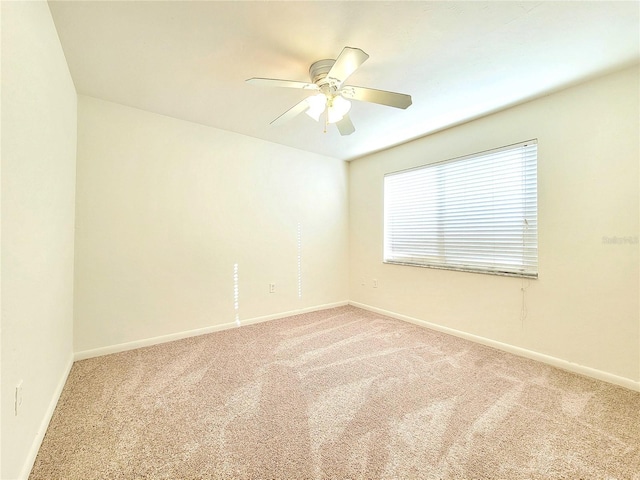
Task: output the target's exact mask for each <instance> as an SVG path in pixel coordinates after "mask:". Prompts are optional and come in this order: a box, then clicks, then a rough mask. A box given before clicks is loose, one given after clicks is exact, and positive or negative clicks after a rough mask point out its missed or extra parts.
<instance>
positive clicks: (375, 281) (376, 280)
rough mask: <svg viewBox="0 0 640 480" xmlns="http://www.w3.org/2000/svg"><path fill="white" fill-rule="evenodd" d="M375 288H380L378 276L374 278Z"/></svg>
mask: <svg viewBox="0 0 640 480" xmlns="http://www.w3.org/2000/svg"><path fill="white" fill-rule="evenodd" d="M373 288H378V279H377V278H374V279H373Z"/></svg>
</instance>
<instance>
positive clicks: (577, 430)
mask: <svg viewBox="0 0 640 480" xmlns="http://www.w3.org/2000/svg"><path fill="white" fill-rule="evenodd" d="M142 478H149V479H156V478H158V479H209V478H242V479H245V478H246V479H248V478H251V479H274V478H278V479H311V478H318V479H347V478H350V479H376V478H385V479H396V478H402V479H509V480H517V479H620V480H622V479H634V480H640V394H638V393H636V392H632V391H630V390H626V389H624V388H619V387H615V386H612V385H609V384H607V383H603V382H599V381H596V380H591V379H587V378H584V377H581V376H578V375H574V374H571V373H567V372H564V371H561V370H558V369H555V368H553V367H549V366H547V365H543V364H540V363H537V362H534V361H531V360H527V359H523V358H519V357H516V356H513V355H510V354H507V353H503V352H500V351H497V350H494V349H491V348H488V347H484V346H481V345H477V344H474V343H471V342H468V341H465V340H462V339H459V338H456V337H451V336H448V335H444V334H441V333H437V332H433V331H430V330H427V329H423V328H420V327H417V326H414V325H411V324H408V323H404V322H401V321H398V320H394V319H390V318H387V317H383V316H380V315H377V314H374V313H371V312H368V311H364V310H360V309H357V308H354V307H340V308H336V309H331V310H324V311H321V312H314V313H309V314H305V315H298V316H295V317H289V318H285V319H281V320H274V321H270V322H267V323H262V324H258V325H254V326H248V327H242V328H238V329H234V330H228V331H224V332H219V333H213V334H210V335H204V336H200V337H194V338H189V339H185V340H180V341H177V342H172V343H168V344H163V345H158V346H154V347H148V348H143V349H139V350H133V351H129V352H123V353H118V354H114V355H108V356H104V357H99V358H93V359H89V360H84V361H80V362H77V363H76V364H75V365H74V366H73V368H72V370H71V374H70V376H69V379H68V381H67V384H66V386H65V388H64V391H63V393H62V396H61V399H60V402H59V404H58V407H57V409H56V411H55V414H54V416H53V419H52V421H51V424H50V426H49V429H48V431H47V434H46V437H45V439H44V442H43V444H42V447H41V449H40V452H39V454H38V457H37V459H36V462H35V465H34V468H33V470H32V472H31V476H30V479H31V480H36V479H48V480H49V479H56V480H62V479H81V480H89V479H142Z"/></svg>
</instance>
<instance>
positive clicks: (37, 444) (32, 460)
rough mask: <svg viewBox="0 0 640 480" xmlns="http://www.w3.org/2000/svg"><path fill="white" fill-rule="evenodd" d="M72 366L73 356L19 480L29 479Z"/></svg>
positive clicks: (37, 433)
mask: <svg viewBox="0 0 640 480" xmlns="http://www.w3.org/2000/svg"><path fill="white" fill-rule="evenodd" d="M72 366H73V356H70V357H69V360H68V362H67V365H66V367H65V369H64V372H63V373H62V376H61V377H60V380H59V381H58V385H57V386H56V389H55V391H54V392H53V396H52V397H51V400H50V401H49V406H48V407H47V410H46V412H45V413H44V417H42V422H40V428H38V431H37V432H36V436H35V438H34V439H33V443H32V444H31V448H30V449H29V452H28V453H27V458H26V459H25V462H24V465H23V466H22V472H20V477H18V478H20V479H21V480H27V479H28V478H29V474H30V473H31V469H32V468H33V464H34V463H35V461H36V457H37V456H38V451H39V450H40V445H42V440H44V435H45V434H46V433H47V428H49V422H51V417H53V412H54V411H55V409H56V405H58V400H59V399H60V395H61V394H62V390H63V389H64V385H65V383H67V378H68V377H69V372H71V367H72Z"/></svg>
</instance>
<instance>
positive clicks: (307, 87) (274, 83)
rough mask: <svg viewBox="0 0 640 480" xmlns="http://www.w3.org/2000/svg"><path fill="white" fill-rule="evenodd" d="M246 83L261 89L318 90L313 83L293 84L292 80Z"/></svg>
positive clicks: (255, 79)
mask: <svg viewBox="0 0 640 480" xmlns="http://www.w3.org/2000/svg"><path fill="white" fill-rule="evenodd" d="M246 82H247V83H251V84H252V85H260V86H263V87H286V88H301V89H303V90H318V86H317V85H316V84H315V83H305V82H295V81H293V80H278V79H277V78H255V77H254V78H249V79H247V80H246Z"/></svg>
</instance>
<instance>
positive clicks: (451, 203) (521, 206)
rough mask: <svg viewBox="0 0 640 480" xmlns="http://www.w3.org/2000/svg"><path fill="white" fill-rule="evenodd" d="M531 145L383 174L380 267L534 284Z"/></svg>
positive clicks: (535, 254)
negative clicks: (490, 275)
mask: <svg viewBox="0 0 640 480" xmlns="http://www.w3.org/2000/svg"><path fill="white" fill-rule="evenodd" d="M537 151H538V149H537V141H536V140H532V141H528V142H524V143H521V144H518V145H511V146H508V147H504V148H500V149H496V150H491V151H488V152H482V153H478V154H474V155H469V156H466V157H462V158H456V159H453V160H447V161H444V162H440V163H435V164H431V165H425V166H422V167H418V168H414V169H411V170H405V171H401V172H395V173H389V174H387V175H385V177H384V261H385V262H386V263H396V264H406V265H419V266H424V267H434V268H447V269H453V270H464V271H471V272H482V273H493V274H502V275H516V276H523V277H533V278H537V276H538V213H537V211H538V208H537V203H538V202H537V174H536V170H537Z"/></svg>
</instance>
